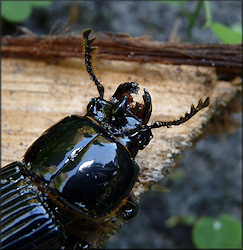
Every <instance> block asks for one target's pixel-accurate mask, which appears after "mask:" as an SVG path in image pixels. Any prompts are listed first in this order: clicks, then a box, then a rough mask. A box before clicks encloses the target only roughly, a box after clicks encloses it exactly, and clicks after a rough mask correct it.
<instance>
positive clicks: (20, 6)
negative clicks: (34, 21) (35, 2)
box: [1, 1, 31, 23]
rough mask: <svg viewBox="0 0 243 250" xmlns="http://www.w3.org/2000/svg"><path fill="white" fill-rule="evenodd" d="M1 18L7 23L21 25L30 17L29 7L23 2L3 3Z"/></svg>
mask: <svg viewBox="0 0 243 250" xmlns="http://www.w3.org/2000/svg"><path fill="white" fill-rule="evenodd" d="M1 11H2V17H4V18H5V19H6V20H7V21H9V22H14V23H21V22H23V21H24V20H26V19H27V18H29V17H30V15H31V6H30V5H29V3H28V2H25V1H3V2H2V10H1Z"/></svg>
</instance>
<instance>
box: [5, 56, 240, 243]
mask: <svg viewBox="0 0 243 250" xmlns="http://www.w3.org/2000/svg"><path fill="white" fill-rule="evenodd" d="M46 59H48V58H46ZM94 59H95V62H94V65H95V73H96V75H97V77H98V78H99V79H100V80H101V82H102V84H103V85H104V87H105V99H107V100H109V98H110V97H111V95H112V94H113V93H114V92H115V90H116V88H117V87H118V85H119V84H120V83H124V82H127V81H133V82H137V83H139V86H140V92H139V94H140V95H139V96H134V99H135V100H136V101H139V102H142V97H141V96H142V94H143V88H146V89H147V90H148V91H149V93H150V95H151V97H152V103H153V112H152V116H151V119H150V122H149V123H151V122H152V121H157V120H160V121H167V120H171V119H175V118H179V117H180V116H183V115H184V114H185V113H186V112H189V111H190V108H191V104H194V105H195V106H196V105H197V103H198V101H199V99H200V98H202V100H203V101H204V100H205V98H206V97H207V96H209V97H210V100H211V103H210V106H209V107H207V108H205V109H203V110H201V111H200V112H198V113H197V114H196V115H195V116H194V117H193V118H192V119H191V120H189V121H188V122H186V123H184V124H182V125H180V126H178V127H171V128H166V127H162V128H159V129H153V131H152V132H153V135H154V138H153V140H152V141H151V142H150V144H149V145H148V146H147V147H146V148H145V149H144V150H143V151H140V152H139V154H138V155H137V157H136V161H137V163H138V165H139V166H140V174H139V181H138V182H137V183H136V185H135V187H134V189H133V191H134V193H135V195H136V196H137V197H138V198H139V196H140V194H141V193H142V192H144V191H146V190H148V189H149V188H150V187H151V185H153V184H155V183H157V182H158V181H160V180H161V179H162V178H163V177H164V176H165V175H166V174H167V173H168V172H169V171H171V167H173V166H175V164H176V162H177V158H178V156H180V155H182V153H183V151H184V150H185V149H186V148H188V147H190V146H192V144H193V142H195V141H196V140H197V139H198V138H200V137H201V136H202V135H203V133H204V132H205V131H206V128H207V126H208V124H210V121H212V119H213V117H214V116H215V115H218V113H219V112H223V110H224V109H225V108H227V106H228V105H229V104H230V103H231V102H233V101H235V100H236V99H237V98H239V96H240V93H241V77H242V75H241V74H238V73H237V74H238V75H237V74H236V75H234V76H232V77H228V79H227V80H219V79H218V76H217V73H216V68H215V67H205V66H194V65H183V64H181V65H173V64H163V63H161V62H157V63H150V62H142V61H141V62H138V61H129V60H127V61H124V60H111V59H109V60H107V59H101V58H98V57H97V58H96V55H94ZM237 77H238V78H237ZM95 96H98V91H97V89H96V87H95V85H94V83H93V82H92V81H91V80H90V79H89V75H88V73H87V71H86V68H85V65H84V60H83V58H82V56H81V55H80V58H57V59H55V60H53V59H50V60H43V59H41V58H24V57H23V56H21V57H18V56H16V57H13V56H11V57H8V56H6V55H5V56H4V57H2V113H1V115H2V117H1V118H2V131H1V132H2V147H1V149H2V158H1V164H2V166H5V165H7V164H9V163H11V162H13V161H21V160H22V158H23V155H24V153H25V151H26V150H27V148H28V147H29V146H30V144H31V143H32V142H34V140H35V139H37V138H38V137H39V136H40V135H41V134H42V132H43V131H45V130H46V129H47V128H48V127H50V126H51V125H53V124H55V123H56V122H58V121H59V120H60V119H62V118H64V117H65V116H68V115H71V114H79V115H84V114H85V112H86V106H87V104H88V102H89V100H90V99H91V98H93V97H95ZM238 111H239V110H238ZM114 218H116V222H114ZM111 221H112V222H111ZM97 222H98V221H97ZM98 224H100V225H102V226H100V227H99V226H97V228H98V229H97V230H96V232H95V233H94V232H93V234H92V238H89V236H87V238H86V240H87V241H90V242H91V243H92V244H93V246H99V245H100V244H101V242H103V241H104V240H106V239H107V238H108V234H109V233H112V232H113V231H114V230H117V229H118V228H119V227H120V226H121V225H122V224H123V220H122V219H121V216H120V215H119V212H117V213H115V214H114V215H112V216H111V218H110V219H109V218H106V219H105V220H99V223H98ZM102 228H103V229H102ZM104 228H106V229H105V230H104ZM90 237H91V236H90Z"/></svg>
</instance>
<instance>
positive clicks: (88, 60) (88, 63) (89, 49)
mask: <svg viewBox="0 0 243 250" xmlns="http://www.w3.org/2000/svg"><path fill="white" fill-rule="evenodd" d="M91 32H92V30H91V29H86V30H84V31H83V38H84V41H85V65H86V68H87V71H88V73H89V75H90V79H91V80H92V81H93V82H94V83H95V85H96V86H97V89H98V92H99V94H100V99H103V97H104V86H103V85H102V84H101V83H100V81H99V80H98V79H97V77H96V76H95V74H94V71H93V68H92V62H91V59H92V56H91V53H92V51H93V50H95V49H96V47H91V44H92V43H93V41H94V40H95V38H93V39H89V35H90V33H91Z"/></svg>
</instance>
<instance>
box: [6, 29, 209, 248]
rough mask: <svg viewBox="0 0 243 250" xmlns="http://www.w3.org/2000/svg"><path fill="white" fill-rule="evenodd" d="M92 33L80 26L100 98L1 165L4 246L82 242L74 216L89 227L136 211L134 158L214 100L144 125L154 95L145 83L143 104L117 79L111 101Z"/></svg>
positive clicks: (74, 244)
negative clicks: (98, 71) (95, 64)
mask: <svg viewBox="0 0 243 250" xmlns="http://www.w3.org/2000/svg"><path fill="white" fill-rule="evenodd" d="M90 33H91V30H90V29H87V30H85V31H84V32H83V38H84V41H85V64H86V68H87V71H88V73H89V75H90V77H91V80H92V81H93V82H94V83H95V85H96V86H97V89H98V92H99V97H95V98H93V99H91V101H90V102H89V104H88V106H87V113H86V114H85V115H84V116H78V115H71V116H68V117H66V118H64V119H63V120H61V121H59V122H58V123H57V124H55V125H54V126H52V127H50V128H49V129H47V130H46V131H45V132H44V133H43V134H42V135H41V136H40V137H39V138H38V139H37V140H36V141H35V142H34V143H33V144H32V145H31V146H30V147H29V148H28V150H27V152H26V153H25V155H24V158H23V161H22V162H13V163H11V164H9V165H7V166H5V167H4V168H2V170H1V172H2V173H1V174H2V178H1V212H2V214H1V215H2V216H1V244H2V249H8V248H51V249H55V248H57V249H58V248H66V249H77V248H85V247H88V246H89V244H88V243H87V242H86V239H85V238H82V235H77V233H75V226H77V221H79V223H78V224H79V226H80V227H82V226H84V225H82V223H84V224H86V226H87V225H88V223H89V219H90V218H91V219H92V220H97V219H98V218H102V217H106V216H110V215H111V214H112V213H113V212H114V211H122V213H123V218H124V219H130V218H132V217H134V216H135V215H136V212H137V204H136V200H135V198H134V195H133V194H132V192H131V190H132V188H133V186H134V184H135V182H136V181H137V177H138V172H139V167H138V165H137V163H136V162H135V161H134V158H135V157H136V155H137V153H138V150H142V149H144V147H145V146H146V145H148V143H149V142H150V140H151V139H152V137H153V135H152V132H151V130H152V129H154V128H160V127H162V126H166V127H170V126H172V125H180V124H182V123H184V122H186V121H187V120H189V119H190V118H191V117H192V116H194V115H195V114H196V113H197V112H198V111H199V110H201V109H203V108H205V107H207V106H208V105H209V98H206V100H205V101H204V102H202V100H199V102H198V105H197V107H196V108H195V107H194V106H193V105H192V106H191V111H190V112H189V113H186V114H185V116H183V117H181V118H180V119H178V120H173V121H166V122H162V121H157V122H154V123H152V124H151V125H147V123H148V121H149V119H150V115H151V112H152V103H151V97H150V94H149V92H148V91H147V90H146V89H144V94H143V96H142V97H143V101H144V103H143V104H140V103H137V102H134V101H133V98H132V96H131V94H133V93H138V90H139V87H138V84H137V83H135V82H126V83H123V84H121V85H119V87H118V88H117V90H116V91H115V93H114V95H113V96H112V97H111V99H110V101H106V100H104V98H103V96H104V87H103V85H102V84H101V83H100V81H99V80H98V79H97V78H96V76H95V74H94V72H93V69H92V63H91V59H92V58H91V52H92V51H93V50H94V49H95V47H92V46H91V44H92V42H93V41H94V39H90V38H89V35H90ZM75 222H76V224H75ZM74 225H75V226H74Z"/></svg>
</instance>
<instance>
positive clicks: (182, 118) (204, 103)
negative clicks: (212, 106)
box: [149, 97, 210, 129]
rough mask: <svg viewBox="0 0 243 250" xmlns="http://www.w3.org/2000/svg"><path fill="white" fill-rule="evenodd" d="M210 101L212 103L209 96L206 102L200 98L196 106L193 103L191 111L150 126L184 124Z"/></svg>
mask: <svg viewBox="0 0 243 250" xmlns="http://www.w3.org/2000/svg"><path fill="white" fill-rule="evenodd" d="M209 103H210V99H209V97H207V98H206V100H205V101H204V102H202V99H200V100H199V102H198V104H197V107H196V108H195V106H194V105H193V104H192V106H191V110H190V113H186V114H185V115H184V116H182V117H181V118H179V119H177V120H173V121H167V122H162V121H157V122H154V123H152V124H151V125H150V126H149V128H151V129H152V128H160V127H164V126H165V127H168V128H169V127H171V126H172V125H173V126H178V125H180V124H182V123H183V122H186V121H188V120H189V119H191V118H192V117H193V116H194V115H195V114H196V113H197V112H198V111H199V110H201V109H203V108H205V107H207V106H208V105H209Z"/></svg>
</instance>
